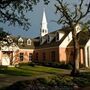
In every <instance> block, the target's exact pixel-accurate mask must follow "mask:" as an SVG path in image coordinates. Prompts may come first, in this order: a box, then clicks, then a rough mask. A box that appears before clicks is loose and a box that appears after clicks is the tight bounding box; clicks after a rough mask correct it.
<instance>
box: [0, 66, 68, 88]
mask: <svg viewBox="0 0 90 90" xmlns="http://www.w3.org/2000/svg"><path fill="white" fill-rule="evenodd" d="M65 72H66V71H65ZM61 73H64V70H63V69H57V68H52V67H44V66H35V67H32V66H28V65H22V66H20V67H18V68H16V67H7V68H5V69H4V68H3V69H0V87H5V86H8V85H11V84H12V83H14V82H16V81H19V80H28V79H32V78H37V77H44V76H52V75H58V74H61Z"/></svg>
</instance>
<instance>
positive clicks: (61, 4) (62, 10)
mask: <svg viewBox="0 0 90 90" xmlns="http://www.w3.org/2000/svg"><path fill="white" fill-rule="evenodd" d="M85 1H86V0H78V3H77V4H75V5H72V7H71V5H70V4H68V3H67V2H65V1H64V0H57V2H58V3H57V4H55V7H56V13H57V14H59V16H60V18H59V20H58V23H59V24H61V23H62V24H64V25H67V26H69V27H70V28H71V32H72V38H73V47H74V48H73V49H74V54H73V69H72V72H71V75H73V76H75V75H77V74H78V73H79V43H78V39H79V38H78V34H77V32H76V28H75V27H76V26H77V24H80V22H81V21H82V19H84V18H85V17H86V16H87V15H90V1H89V0H88V3H87V4H86V3H85Z"/></svg>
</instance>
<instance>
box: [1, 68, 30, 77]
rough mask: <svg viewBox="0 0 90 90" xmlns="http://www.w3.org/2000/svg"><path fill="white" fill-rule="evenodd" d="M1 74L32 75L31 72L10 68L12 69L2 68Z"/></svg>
mask: <svg viewBox="0 0 90 90" xmlns="http://www.w3.org/2000/svg"><path fill="white" fill-rule="evenodd" d="M0 74H6V75H12V76H31V74H30V73H28V72H24V71H21V70H10V69H4V70H0Z"/></svg>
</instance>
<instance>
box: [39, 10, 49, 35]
mask: <svg viewBox="0 0 90 90" xmlns="http://www.w3.org/2000/svg"><path fill="white" fill-rule="evenodd" d="M46 34H48V27H47V19H46V14H45V9H44V11H43V17H42V23H41V30H40V36H44V35H46Z"/></svg>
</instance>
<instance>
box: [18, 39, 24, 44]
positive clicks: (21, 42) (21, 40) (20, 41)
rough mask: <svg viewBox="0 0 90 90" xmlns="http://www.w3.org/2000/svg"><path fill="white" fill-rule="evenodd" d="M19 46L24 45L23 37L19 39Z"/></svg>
mask: <svg viewBox="0 0 90 90" xmlns="http://www.w3.org/2000/svg"><path fill="white" fill-rule="evenodd" d="M18 44H20V45H23V39H22V38H21V37H20V38H19V39H18Z"/></svg>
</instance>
